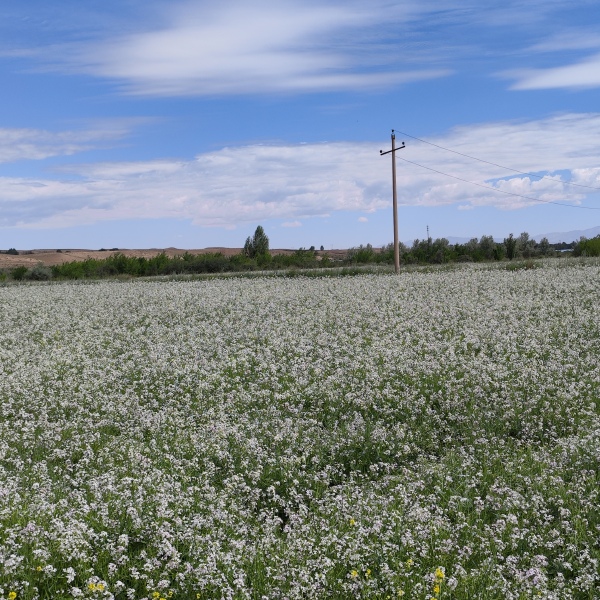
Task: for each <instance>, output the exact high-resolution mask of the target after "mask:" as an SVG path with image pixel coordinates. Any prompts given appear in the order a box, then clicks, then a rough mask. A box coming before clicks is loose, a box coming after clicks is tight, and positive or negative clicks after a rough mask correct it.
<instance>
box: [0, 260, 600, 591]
mask: <svg viewBox="0 0 600 600" xmlns="http://www.w3.org/2000/svg"><path fill="white" fill-rule="evenodd" d="M55 254H56V253H55ZM599 290H600V264H599V263H598V261H596V262H587V263H586V262H574V261H568V260H561V261H552V262H545V263H543V266H542V267H541V268H535V269H530V270H515V271H508V270H505V269H499V268H490V267H489V266H476V265H475V266H474V265H466V266H463V267H456V268H453V269H449V270H444V269H433V270H429V272H425V271H414V272H411V273H403V274H402V276H400V277H395V276H390V275H361V276H355V277H344V278H323V279H320V278H311V279H308V278H303V277H296V278H291V279H286V278H253V279H237V278H228V279H217V280H210V281H165V280H153V281H141V280H132V281H126V282H120V281H102V282H85V283H82V282H79V283H77V282H75V283H58V284H57V283H54V284H28V285H19V286H17V285H11V286H6V287H0V332H1V333H0V482H1V484H2V485H1V486H0V598H3V599H5V598H16V599H17V600H21V599H34V598H40V599H41V598H43V599H53V600H56V599H62V598H116V599H119V600H121V599H134V598H135V599H148V600H150V599H152V600H159V599H163V600H164V599H167V598H174V599H186V600H187V599H196V598H235V599H238V598H240V599H241V598H252V599H254V598H256V599H261V598H269V599H271V598H281V599H283V598H290V599H307V598H340V599H342V598H381V599H384V598H401V597H403V598H411V599H412V598H418V599H430V598H434V599H436V600H438V599H442V598H444V599H446V598H447V599H450V598H452V599H467V598H469V599H473V598H477V599H479V598H485V599H498V600H500V599H503V600H504V599H507V598H508V599H515V600H516V599H525V598H546V599H547V598H550V599H554V598H556V599H563V598H564V599H572V598H575V599H592V598H596V597H597V589H598V587H599V584H600V578H599V575H598V573H599V563H598V561H599V560H600V545H599V543H598V539H599V535H600V517H599V511H598V506H599V505H600V480H599V459H600V455H599V448H600V361H599V360H598V356H599V353H600V296H599V294H598V292H599Z"/></svg>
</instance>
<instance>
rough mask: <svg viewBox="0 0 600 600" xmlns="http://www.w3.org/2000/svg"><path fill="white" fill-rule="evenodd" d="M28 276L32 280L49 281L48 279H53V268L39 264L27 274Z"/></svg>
mask: <svg viewBox="0 0 600 600" xmlns="http://www.w3.org/2000/svg"><path fill="white" fill-rule="evenodd" d="M26 278H27V279H29V280H31V281H48V279H52V270H51V269H50V268H48V267H46V266H44V265H42V264H39V265H36V266H35V267H33V269H31V270H30V271H29V272H28V273H27V274H26Z"/></svg>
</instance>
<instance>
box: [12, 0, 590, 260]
mask: <svg viewBox="0 0 600 600" xmlns="http://www.w3.org/2000/svg"><path fill="white" fill-rule="evenodd" d="M0 74H1V77H2V82H3V83H2V92H0V248H5V249H6V248H8V247H16V248H22V249H25V248H100V247H105V248H109V247H120V248H148V247H157V248H162V247H169V246H176V247H180V248H204V247H210V246H229V247H239V246H241V245H243V242H244V240H245V238H246V237H247V236H248V235H251V234H252V233H253V231H254V229H255V228H256V226H257V225H259V224H261V225H263V227H264V228H265V230H266V232H267V234H268V235H269V237H270V239H271V246H272V247H280V248H281V247H287V248H298V247H309V246H311V245H315V246H317V247H319V246H321V245H323V246H324V247H325V248H334V247H335V248H340V247H350V246H355V245H358V244H361V243H371V244H373V245H375V246H379V245H383V244H386V243H389V242H390V241H391V240H392V238H393V232H392V225H391V222H392V221H391V216H392V215H391V199H392V186H391V158H390V155H388V156H385V157H381V156H380V155H379V150H380V149H383V150H387V149H389V148H390V132H391V129H396V131H397V132H398V133H397V137H396V139H397V142H398V144H400V143H401V142H402V141H404V142H405V143H406V148H405V149H404V150H401V151H399V152H398V153H397V157H398V159H397V167H398V199H399V221H400V239H402V240H404V241H411V240H413V239H415V238H424V237H425V236H426V232H427V226H429V230H430V233H431V235H432V237H451V236H456V237H467V238H469V237H475V236H476V237H479V236H481V235H494V236H495V237H497V238H502V237H505V236H507V235H508V234H509V233H511V232H512V233H514V234H515V235H518V234H519V233H520V232H522V231H528V232H529V233H530V234H531V235H536V234H540V233H550V232H554V231H570V230H576V229H588V228H591V227H595V226H598V225H600V4H598V2H597V1H596V0H568V1H567V0H544V1H543V2H542V1H538V0H519V1H518V2H517V1H513V0H508V1H506V2H504V3H502V5H500V3H497V2H486V1H481V0H477V1H475V0H473V1H471V2H469V1H465V0H461V1H460V2H459V1H458V0H456V1H455V0H437V1H435V2H428V1H423V0H421V1H419V2H413V1H406V2H398V1H395V2H393V1H388V0H370V1H369V2H366V1H362V2H356V1H353V0H344V1H338V0H320V1H318V2H317V1H312V0H303V1H299V0H280V1H274V0H263V1H256V2H255V1H250V0H245V1H237V0H235V1H229V0H222V1H221V2H218V3H216V2H205V1H202V0H196V1H177V0H170V1H157V0H144V2H142V1H141V0H119V1H116V0H103V1H102V2H100V1H97V0H88V1H86V2H81V0H56V1H55V2H52V3H50V2H47V0H28V1H27V2H21V1H16V0H4V1H3V2H2V4H1V5H0ZM400 132H402V133H400ZM409 136H412V137H409ZM414 138H419V139H414ZM419 140H424V141H419ZM425 142H429V143H425ZM432 144H435V145H432ZM444 148H446V149H450V150H454V152H449V151H448V150H444ZM457 153H460V154H457ZM465 155H467V156H465ZM469 156H470V157H476V158H478V159H480V160H479V161H477V160H473V159H472V158H469ZM482 160H483V161H487V162H481V161H482ZM407 161H410V162H407ZM491 163H493V164H491ZM504 167H508V169H507V168H504ZM432 169H433V170H432ZM510 169H512V170H510ZM519 172H520V173H519ZM526 173H533V174H535V175H537V176H544V178H543V179H541V178H540V177H533V176H530V175H527V174H526ZM448 175H453V176H454V178H452V177H449V176H448ZM473 183H476V184H478V185H473ZM482 186H483V187H482ZM490 188H493V189H490ZM502 192H504V193H502ZM567 241H570V240H567Z"/></svg>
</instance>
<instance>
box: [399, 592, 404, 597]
mask: <svg viewBox="0 0 600 600" xmlns="http://www.w3.org/2000/svg"><path fill="white" fill-rule="evenodd" d="M402 596H404V590H398V598H402Z"/></svg>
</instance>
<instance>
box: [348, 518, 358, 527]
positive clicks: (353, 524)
mask: <svg viewBox="0 0 600 600" xmlns="http://www.w3.org/2000/svg"><path fill="white" fill-rule="evenodd" d="M349 522H350V525H351V526H352V527H354V526H355V525H356V521H355V520H354V519H350V521H349Z"/></svg>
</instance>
